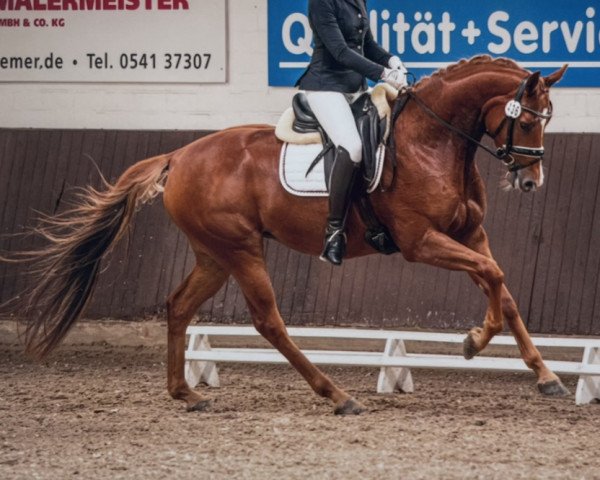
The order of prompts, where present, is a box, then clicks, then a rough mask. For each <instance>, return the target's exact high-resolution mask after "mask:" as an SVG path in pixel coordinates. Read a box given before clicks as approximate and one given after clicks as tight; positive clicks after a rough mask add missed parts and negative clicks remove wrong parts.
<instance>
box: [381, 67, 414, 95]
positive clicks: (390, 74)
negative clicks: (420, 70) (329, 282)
mask: <svg viewBox="0 0 600 480" xmlns="http://www.w3.org/2000/svg"><path fill="white" fill-rule="evenodd" d="M381 79H382V80H383V81H384V82H385V83H388V84H390V85H391V86H392V87H394V88H395V89H396V90H400V89H401V88H402V87H406V86H407V85H408V82H407V81H406V73H405V72H404V71H402V70H396V69H389V68H384V69H383V74H382V75H381Z"/></svg>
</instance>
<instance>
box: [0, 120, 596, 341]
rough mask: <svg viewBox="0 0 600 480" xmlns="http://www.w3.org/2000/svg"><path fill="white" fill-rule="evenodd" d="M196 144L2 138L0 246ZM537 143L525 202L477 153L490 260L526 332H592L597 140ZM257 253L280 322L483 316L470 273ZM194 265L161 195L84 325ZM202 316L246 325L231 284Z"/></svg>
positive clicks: (438, 320) (165, 136) (5, 287)
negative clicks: (538, 156) (75, 194)
mask: <svg viewBox="0 0 600 480" xmlns="http://www.w3.org/2000/svg"><path fill="white" fill-rule="evenodd" d="M204 134H206V132H200V131H197V132H189V131H186V132H166V131H103V130H95V131H92V130H90V131H85V130H6V129H4V130H2V129H0V170H1V172H2V175H0V229H1V233H2V234H3V236H2V237H0V250H5V251H6V250H8V251H11V250H17V249H23V248H30V247H32V246H36V245H39V244H38V243H36V240H35V239H33V238H28V237H25V238H21V237H13V236H11V234H14V233H20V232H23V231H24V229H25V228H26V225H31V224H32V221H31V219H32V218H33V217H34V216H35V214H34V211H40V212H44V213H53V212H55V211H57V210H61V209H63V208H65V201H67V200H68V199H69V198H72V188H73V187H75V186H81V185H84V184H88V183H89V184H92V185H94V186H96V187H99V186H100V185H101V181H100V178H99V175H98V173H97V171H96V165H97V166H98V168H99V169H100V171H101V172H102V174H103V175H104V176H105V177H106V178H107V179H108V180H109V181H111V182H113V181H115V180H116V179H117V178H118V176H119V175H120V174H121V173H122V172H123V171H124V170H125V169H126V168H127V167H128V166H129V165H132V164H133V163H135V162H136V161H138V160H140V159H143V158H148V157H151V156H153V155H156V154H159V153H162V152H166V151H171V150H173V149H175V148H178V147H180V146H182V145H185V144H187V143H189V142H191V141H192V140H194V139H195V138H197V137H199V136H202V135H204ZM546 147H547V150H548V151H549V155H548V156H547V161H546V162H545V169H546V185H545V186H544V187H543V188H542V189H541V190H540V191H539V192H537V193H535V194H521V193H519V192H503V191H502V190H501V189H500V179H501V178H502V176H503V175H504V170H503V168H502V166H501V165H500V164H499V163H498V162H496V161H494V160H493V159H490V158H488V157H487V156H486V155H484V154H481V153H480V154H479V157H478V166H479V168H480V171H481V174H482V176H483V178H484V180H485V181H486V184H487V186H488V201H489V213H488V216H487V218H486V220H485V225H486V228H487V230H488V233H489V236H490V243H491V246H492V250H493V252H494V254H495V256H496V259H497V260H498V262H499V263H500V265H501V267H502V268H503V270H504V272H505V274H506V281H507V285H508V287H509V288H510V290H511V291H512V293H513V295H514V297H515V299H516V300H517V302H518V304H519V307H520V310H521V312H522V315H523V317H524V318H525V320H526V322H527V324H528V326H529V328H530V329H531V330H532V331H534V332H545V333H577V334H594V335H600V282H599V281H598V279H599V274H598V272H599V271H600V249H599V248H598V246H599V245H600V192H599V183H600V135H593V134H581V135H578V134H561V135H558V134H556V135H548V138H547V139H546ZM265 255H266V259H267V265H268V269H269V272H270V273H271V276H272V279H273V285H274V288H275V292H276V295H277V298H278V302H279V306H280V309H281V312H282V315H283V317H284V318H285V319H286V321H287V323H288V324H289V325H306V324H325V325H352V324H355V325H356V324H358V325H365V326H371V327H383V328H400V327H423V328H438V329H466V328H470V327H471V326H473V325H479V324H480V323H481V321H482V318H483V315H484V313H485V308H486V301H485V297H484V296H483V295H482V294H481V292H480V291H479V289H478V288H476V287H475V286H474V285H473V283H472V282H471V281H470V279H469V278H468V277H467V276H466V275H464V274H461V273H456V272H448V271H444V270H441V269H435V268H433V267H429V266H425V265H417V264H409V263H407V262H406V261H404V259H403V258H402V256H401V255H395V256H392V257H384V256H380V255H372V256H370V257H366V258H362V259H357V260H352V261H346V262H344V264H343V266H342V267H341V268H333V267H332V266H331V265H328V264H325V263H323V262H320V261H318V260H317V259H315V258H310V257H307V256H305V255H301V254H299V253H297V252H293V251H290V250H289V249H287V248H286V247H284V246H282V245H279V244H277V243H276V242H273V241H266V242H265ZM193 265H194V258H193V254H192V253H191V251H190V250H189V248H188V247H187V241H186V239H185V237H184V236H183V235H182V234H181V233H180V232H179V231H178V230H177V229H176V228H175V226H174V225H173V224H172V223H171V221H170V220H169V218H168V217H167V215H166V214H165V212H164V209H163V208H162V202H161V201H160V199H158V200H157V201H156V202H155V203H154V204H153V205H150V206H147V207H145V208H144V209H142V211H140V212H139V213H138V215H137V216H136V219H135V222H134V224H133V226H132V228H131V235H130V236H129V240H128V241H124V242H122V243H121V244H120V245H118V246H117V248H116V249H115V251H114V253H113V255H111V257H110V261H109V262H108V263H107V265H105V266H104V271H103V273H102V276H101V279H100V282H99V285H98V288H97V291H96V294H95V296H94V298H93V300H92V302H91V304H90V306H89V309H88V316H90V317H93V318H94V317H115V318H134V317H146V316H152V315H163V314H164V308H165V299H166V297H167V295H168V294H169V292H171V291H172V290H174V289H175V288H176V286H177V285H178V284H179V283H180V282H181V281H182V279H183V278H184V277H185V275H187V273H188V272H189V271H190V270H191V269H192V267H193ZM18 273H19V272H18V269H17V268H15V267H14V266H13V265H6V264H0V301H4V300H7V299H9V298H11V297H12V296H14V295H15V294H17V293H18V292H19V291H20V289H22V288H23V287H24V285H25V283H24V280H23V278H22V275H18ZM200 312H201V314H202V315H203V316H204V317H206V318H209V319H210V320H212V321H218V322H224V323H234V322H235V323H246V322H249V321H250V319H249V316H248V313H247V310H246V307H245V303H244V297H243V295H242V293H241V292H240V289H239V288H238V286H237V284H236V283H235V281H233V280H231V281H230V282H228V283H227V284H226V285H225V286H224V287H223V288H222V289H221V290H220V291H219V292H218V293H217V294H216V295H215V296H214V297H213V298H212V299H211V300H209V301H208V302H206V304H205V305H203V306H202V308H201V310H200Z"/></svg>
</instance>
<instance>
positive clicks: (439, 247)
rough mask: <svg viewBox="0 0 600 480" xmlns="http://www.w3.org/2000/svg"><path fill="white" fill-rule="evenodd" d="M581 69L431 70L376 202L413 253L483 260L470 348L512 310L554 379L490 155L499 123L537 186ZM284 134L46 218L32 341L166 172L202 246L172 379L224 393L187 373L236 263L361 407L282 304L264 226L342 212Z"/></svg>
mask: <svg viewBox="0 0 600 480" xmlns="http://www.w3.org/2000/svg"><path fill="white" fill-rule="evenodd" d="M565 69H566V66H564V67H563V68H562V69H560V70H559V71H557V72H555V73H553V74H551V75H549V76H547V77H545V78H543V77H541V76H540V74H539V72H537V73H533V74H532V73H531V72H528V71H526V70H523V69H522V68H520V67H519V66H518V65H517V64H515V63H514V62H512V61H510V60H507V59H495V60H494V59H491V58H490V57H487V56H480V57H475V58H473V59H471V60H468V61H465V60H463V61H461V62H459V63H458V64H456V65H453V66H450V67H448V68H447V69H444V70H441V71H439V72H437V73H435V74H433V75H432V76H431V77H428V78H425V79H423V80H421V81H420V82H419V83H418V84H416V85H415V86H414V87H413V88H412V89H411V91H412V94H413V98H412V99H411V100H410V101H409V102H408V104H407V105H406V107H405V109H404V111H403V113H402V114H401V115H400V116H399V117H398V118H397V119H395V123H394V125H393V131H392V135H393V137H394V141H395V149H394V150H393V152H394V153H393V155H395V160H396V163H397V174H396V179H395V181H394V182H393V187H392V188H390V189H388V190H386V191H378V192H375V193H373V194H372V195H371V201H372V203H373V207H374V210H375V211H376V213H377V215H378V217H379V219H380V220H381V222H382V223H384V224H385V225H386V226H387V227H388V229H389V231H390V232H391V235H392V236H393V239H394V241H395V242H396V244H397V245H398V246H399V247H400V249H401V251H402V254H403V255H404V257H405V258H406V260H408V261H409V262H423V263H427V264H430V265H435V266H437V267H442V268H446V269H450V270H461V271H464V272H467V273H468V274H469V276H470V277H471V278H472V279H473V281H474V282H475V284H476V285H478V286H479V287H480V288H481V289H482V290H483V292H484V293H485V294H486V295H487V297H488V300H489V305H488V309H487V313H486V315H485V319H484V321H483V325H482V326H481V327H477V328H473V329H472V330H471V331H470V332H469V333H468V336H467V337H466V339H465V344H464V355H465V357H466V358H471V357H473V356H474V355H476V354H477V353H479V352H480V351H481V350H482V349H483V348H484V347H485V346H486V345H487V344H488V343H489V341H490V340H491V339H492V337H493V336H494V335H496V334H497V333H499V332H500V331H501V330H502V329H503V319H506V322H507V323H508V326H509V327H510V329H511V331H512V333H513V335H514V336H515V338H516V341H517V343H518V346H519V349H520V352H521V355H522V357H523V360H524V361H525V363H526V364H527V365H528V366H529V367H530V368H531V369H532V370H533V371H534V372H535V374H536V376H537V384H538V388H539V390H540V392H541V393H543V394H545V395H565V394H567V393H568V391H567V390H566V388H565V387H564V386H563V385H562V383H561V381H560V380H559V378H558V377H557V376H556V375H555V374H554V373H553V372H551V371H550V370H549V369H548V368H547V367H546V365H545V363H544V361H543V360H542V357H541V355H540V353H539V351H538V350H537V349H536V347H535V346H534V345H533V344H532V342H531V339H530V337H529V334H528V332H527V330H526V327H525V325H524V323H523V320H522V318H521V316H520V314H519V311H518V309H517V305H516V304H515V301H514V300H513V297H512V296H511V294H510V293H509V291H508V289H507V288H506V286H505V284H504V275H503V273H502V270H501V269H500V268H499V267H498V264H497V263H496V262H495V261H494V258H493V257H492V254H491V252H490V248H489V244H488V237H487V234H486V232H485V230H484V228H483V226H482V221H483V217H484V214H485V210H486V196H485V187H484V184H483V181H482V179H481V177H480V175H479V173H478V170H477V166H476V165H475V163H474V155H475V151H476V149H477V148H478V147H477V142H478V141H480V140H481V138H482V136H483V134H484V133H488V132H493V133H492V134H491V135H492V136H493V138H494V141H495V143H496V146H497V147H498V148H499V149H500V151H501V152H503V154H502V155H498V156H499V157H500V156H502V157H503V158H504V159H505V161H506V162H507V165H508V166H509V167H510V168H509V170H510V172H509V173H508V176H509V179H510V183H511V185H512V187H513V188H519V189H521V190H523V191H529V190H532V189H535V188H538V187H541V185H542V183H543V173H542V166H541V162H540V160H541V155H543V147H542V145H543V134H544V127H545V123H546V120H547V118H548V117H549V116H550V115H549V114H546V112H548V111H550V109H551V103H550V99H549V88H550V87H551V86H552V85H553V84H555V83H556V82H557V81H558V80H560V79H561V77H562V76H563V74H564V71H565ZM515 97H518V100H520V102H518V103H519V106H518V108H517V110H518V111H516V112H515V110H514V108H515V105H514V102H511V101H514V100H515ZM507 104H512V107H511V108H512V110H510V109H509V108H508V106H507ZM521 106H522V109H521ZM509 110H510V112H509ZM507 120H508V121H507ZM468 137H472V138H468ZM507 145H508V146H510V147H511V148H510V149H509V148H508V147H507ZM281 146H282V144H281V142H280V141H279V140H277V139H276V138H275V135H274V129H273V128H272V127H271V126H264V125H248V126H241V127H236V128H230V129H227V130H223V131H220V132H218V133H214V134H212V135H209V136H207V137H204V138H201V139H199V140H197V141H195V142H193V143H191V144H190V145H188V146H185V147H183V148H181V149H179V150H177V151H175V152H172V153H169V154H166V155H160V156H158V157H155V158H151V159H148V160H144V161H141V162H139V163H137V164H135V165H133V166H132V167H130V168H129V169H128V170H127V171H126V172H125V173H124V174H123V175H122V176H121V177H120V178H119V179H118V181H117V182H116V183H115V185H113V186H111V185H108V184H107V185H106V186H105V188H104V190H103V191H97V190H93V189H91V188H88V189H87V190H85V191H84V193H83V194H81V195H80V202H79V204H78V205H76V207H75V208H73V209H71V210H70V211H69V212H65V213H64V214H62V215H60V216H58V217H54V218H50V219H46V223H45V226H42V227H40V228H39V229H38V231H39V232H40V233H41V234H42V235H43V236H45V237H46V239H47V240H48V247H46V248H44V249H43V250H40V251H37V252H29V254H27V255H26V257H27V258H28V259H29V260H34V261H36V262H37V271H38V272H39V277H38V281H37V284H36V285H35V286H34V287H33V289H32V290H31V291H30V292H29V295H28V296H27V297H26V299H25V300H26V302H25V304H24V306H23V309H22V310H21V314H22V315H23V316H25V317H26V318H28V319H29V320H30V322H29V324H28V328H27V332H26V347H27V350H28V352H29V353H32V354H34V355H36V356H38V357H41V356H43V355H46V354H47V353H49V352H50V351H51V350H52V349H53V348H54V347H56V346H57V344H58V343H59V342H60V340H61V339H62V338H63V337H64V335H65V334H66V333H67V331H68V330H69V328H70V327H71V325H72V324H73V323H74V322H75V320H77V318H78V317H79V316H80V314H81V312H82V310H83V308H84V307H85V304H86V302H87V301H88V299H89V297H90V295H91V293H92V291H93V287H94V284H95V281H96V278H97V275H98V272H99V265H100V261H101V260H102V258H103V257H104V255H105V254H106V253H107V252H108V251H109V250H110V248H111V246H112V245H113V244H114V243H115V242H116V241H117V240H118V239H119V238H120V237H121V236H122V235H123V234H124V232H125V230H126V226H127V225H128V224H129V222H130V221H131V219H132V217H133V214H134V213H135V211H136V209H137V208H138V207H140V206H141V205H142V204H143V203H144V202H146V201H148V200H149V199H151V198H152V197H154V196H155V195H157V194H159V193H160V192H161V191H163V187H164V197H163V198H164V205H165V208H166V209H167V211H168V213H169V215H170V216H171V218H172V219H173V221H174V222H175V223H176V225H177V226H178V227H179V228H180V229H181V230H182V231H183V232H184V233H185V234H186V236H187V238H188V239H189V242H190V245H191V248H192V249H193V251H194V253H195V256H196V266H195V267H194V269H193V271H192V272H191V273H190V274H189V276H188V277H187V278H186V279H185V280H184V281H183V283H182V284H181V285H180V286H179V287H178V288H177V289H176V290H175V292H173V293H172V294H171V295H170V297H169V299H168V301H167V306H168V308H167V311H168V390H169V393H170V395H171V396H172V397H173V398H175V399H180V400H183V401H185V403H186V405H187V409H188V410H202V409H204V408H206V407H207V405H208V404H209V400H208V399H207V398H205V397H204V396H202V395H200V394H199V393H197V392H195V391H193V390H192V389H191V388H190V387H189V386H188V385H187V383H186V381H185V378H184V349H185V345H184V344H185V331H186V328H187V326H188V325H189V323H190V321H191V319H192V317H193V315H194V314H195V313H196V312H197V310H198V308H199V307H200V306H201V304H202V303H203V302H205V301H206V300H207V299H209V298H210V297H212V296H213V295H214V294H215V293H216V292H217V291H218V290H219V289H220V288H221V287H222V286H223V284H224V283H225V282H226V281H227V279H228V278H229V276H233V277H234V278H235V279H236V281H237V282H238V284H239V286H240V288H241V290H242V292H243V294H244V297H245V299H246V302H247V304H248V308H249V310H250V313H251V316H252V320H253V323H254V325H255V327H256V329H257V330H258V331H259V332H260V333H261V334H262V335H263V336H264V337H265V338H266V339H267V340H268V341H269V342H270V343H271V344H272V345H273V346H274V347H275V348H277V350H279V351H280V352H281V353H282V354H283V355H284V356H285V357H286V358H287V359H288V360H289V362H290V363H291V364H292V365H293V366H294V368H295V369H296V370H298V371H299V372H300V374H301V375H302V376H303V377H304V378H305V379H306V381H307V382H308V383H309V385H310V386H311V388H312V389H313V390H314V391H315V392H316V393H317V394H318V395H321V396H323V397H327V398H329V399H330V400H331V401H332V402H333V405H334V409H335V413H338V414H350V413H360V412H361V411H362V410H363V408H364V407H363V406H362V405H361V404H360V403H359V402H358V401H357V400H355V399H353V398H351V397H350V396H349V395H348V394H347V393H346V392H344V391H343V390H342V389H340V388H339V387H338V386H337V385H335V384H334V383H333V382H332V381H331V379H329V378H328V377H327V376H326V375H324V374H323V373H322V372H321V371H320V370H319V369H318V368H317V367H315V366H314V365H313V364H312V363H311V362H309V361H308V359H307V358H306V357H305V356H304V355H303V354H302V352H301V351H300V350H299V349H298V347H297V346H296V345H295V344H294V342H293V341H292V340H291V339H290V337H289V336H288V334H287V332H286V328H285V325H284V322H283V320H282V318H281V316H280V314H279V311H278V309H277V305H276V301H275V295H274V293H273V287H272V285H271V280H270V278H269V275H268V273H267V268H266V266H265V260H264V251H263V239H264V238H265V236H269V237H274V238H275V239H277V240H278V241H279V242H281V243H283V244H285V245H287V246H288V247H291V248H293V249H295V250H298V251H300V252H303V253H307V254H310V255H318V254H319V253H320V250H321V247H322V243H323V231H324V226H325V219H326V216H327V201H326V200H325V199H320V198H300V197H294V196H292V195H290V194H289V193H287V192H286V191H285V190H284V189H283V188H282V186H281V185H280V183H279V176H278V159H279V152H280V149H281ZM532 158H533V161H532ZM390 163H391V162H387V165H386V168H385V173H384V175H385V177H384V182H385V183H386V184H390V183H391V179H392V167H391V166H390ZM364 233H365V226H364V225H363V223H362V222H361V220H360V217H359V215H358V214H357V212H355V211H353V212H351V214H350V218H349V221H348V257H358V256H362V255H368V254H372V253H374V251H373V250H372V249H371V247H369V246H368V245H367V244H366V243H365V242H364V240H363V237H364Z"/></svg>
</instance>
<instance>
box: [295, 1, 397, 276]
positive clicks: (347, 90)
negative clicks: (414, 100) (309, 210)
mask: <svg viewBox="0 0 600 480" xmlns="http://www.w3.org/2000/svg"><path fill="white" fill-rule="evenodd" d="M308 18H309V22H310V26H311V28H312V30H313V34H314V52H313V55H312V59H311V62H310V65H309V66H308V68H307V70H306V71H305V72H304V74H303V75H302V76H301V77H300V79H299V80H298V82H297V83H296V86H298V87H300V88H301V89H302V90H306V96H307V100H308V104H309V106H310V108H311V109H312V111H313V112H314V114H315V116H316V117H317V120H318V121H319V123H320V124H321V126H322V127H323V129H324V130H325V131H326V132H327V134H328V135H329V137H330V138H331V140H332V142H333V143H334V145H335V146H336V152H335V153H336V156H335V162H334V165H333V168H332V172H331V177H330V180H329V216H328V218H327V229H326V231H325V245H324V247H323V253H322V254H321V259H322V260H327V261H329V262H331V263H333V264H334V265H340V264H341V263H342V258H343V257H344V254H345V250H346V235H345V233H344V229H345V224H346V216H347V213H348V208H349V206H350V199H351V194H352V189H353V186H354V181H355V179H356V175H357V172H358V170H359V167H360V162H361V160H362V141H361V138H360V135H359V133H358V129H357V128H356V123H355V121H354V117H353V115H352V111H351V109H350V104H351V103H353V102H354V101H355V100H356V99H358V97H360V95H361V94H362V93H364V92H365V91H366V89H367V80H366V79H367V78H369V79H371V80H373V81H378V80H383V81H385V82H387V83H389V84H390V85H392V86H393V87H394V88H396V89H399V88H401V87H403V86H405V85H406V69H405V68H404V66H403V65H402V62H401V61H400V58H398V57H396V56H392V55H391V54H390V53H388V52H387V51H386V50H384V49H383V48H381V47H380V46H379V45H377V43H376V42H375V40H374V39H373V35H372V34H371V30H370V28H369V21H368V15H367V9H366V5H365V0H309V3H308Z"/></svg>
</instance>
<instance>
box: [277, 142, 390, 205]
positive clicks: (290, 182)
mask: <svg viewBox="0 0 600 480" xmlns="http://www.w3.org/2000/svg"><path fill="white" fill-rule="evenodd" d="M321 150H323V145H321V144H320V143H312V144H309V145H297V144H293V143H284V144H283V147H281V155H280V157H279V180H280V181H281V185H283V188H285V190H286V191H287V192H289V193H291V194H292V195H297V196H299V197H327V196H329V192H328V191H327V186H326V185H325V170H324V167H323V165H324V163H325V162H324V161H323V159H321V160H319V163H317V165H315V167H314V168H313V169H312V170H311V172H310V173H309V174H308V175H306V172H307V171H308V169H309V167H310V164H311V163H312V162H313V160H314V159H315V158H316V157H317V155H319V153H320V152H321ZM384 158H385V146H384V145H380V146H379V149H378V150H377V166H376V173H375V177H374V178H373V182H371V184H370V185H369V188H368V189H367V192H368V193H371V192H372V191H373V190H375V189H376V188H377V186H378V185H379V182H380V180H381V173H382V172H383V160H384Z"/></svg>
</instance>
